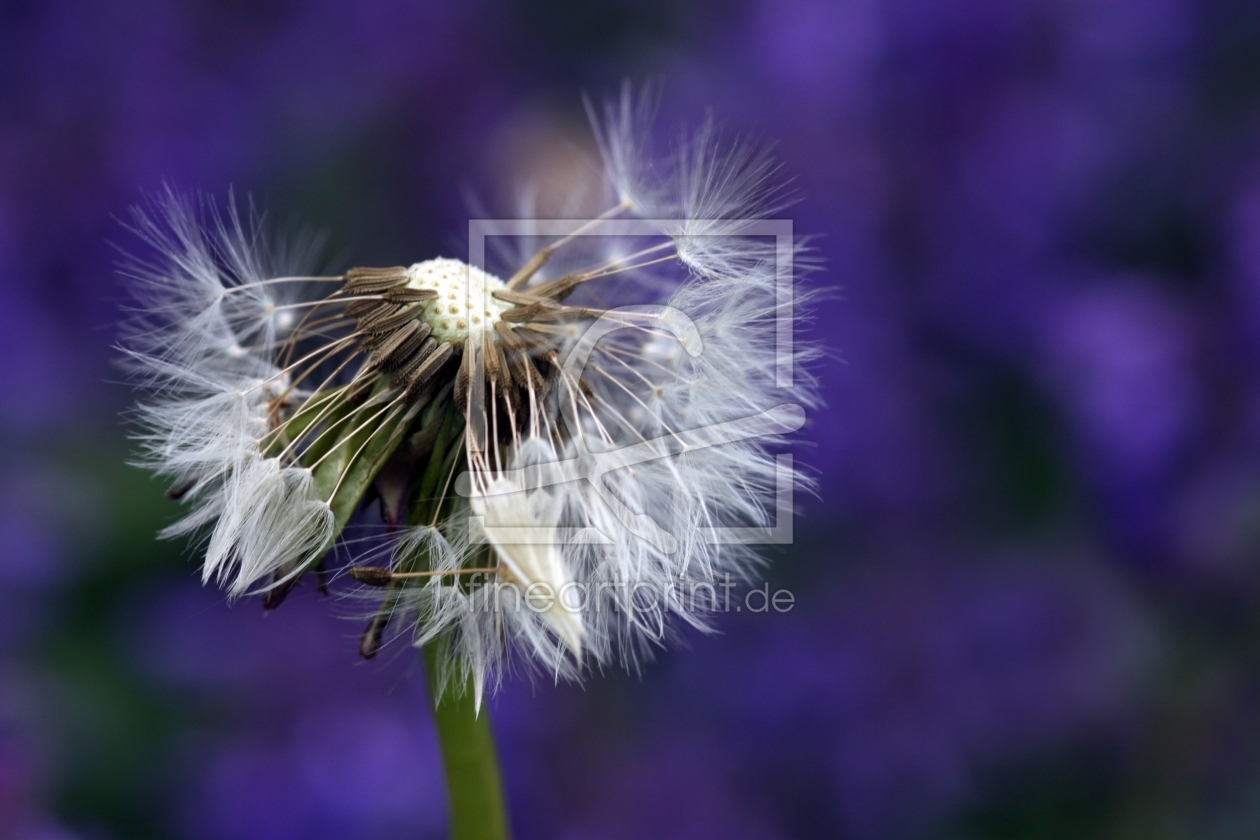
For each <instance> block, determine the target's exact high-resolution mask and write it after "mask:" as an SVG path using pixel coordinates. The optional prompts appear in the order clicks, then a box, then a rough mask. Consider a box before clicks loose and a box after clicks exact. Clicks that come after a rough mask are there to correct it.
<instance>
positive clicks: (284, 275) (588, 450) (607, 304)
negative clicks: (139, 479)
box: [124, 93, 812, 698]
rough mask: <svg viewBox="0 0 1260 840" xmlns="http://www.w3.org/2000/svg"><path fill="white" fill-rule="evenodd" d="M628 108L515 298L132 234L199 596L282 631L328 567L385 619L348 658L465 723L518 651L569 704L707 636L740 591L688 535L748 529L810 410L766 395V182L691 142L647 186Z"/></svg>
mask: <svg viewBox="0 0 1260 840" xmlns="http://www.w3.org/2000/svg"><path fill="white" fill-rule="evenodd" d="M647 105H648V103H647V101H646V100H645V99H639V100H635V99H634V98H633V97H631V96H630V95H629V94H628V93H626V94H623V96H622V98H621V99H620V100H618V101H616V102H614V103H613V104H612V105H610V106H608V107H607V108H606V109H605V112H604V114H603V115H602V118H601V119H595V120H594V122H595V124H596V132H597V137H598V141H599V145H600V149H601V152H602V155H603V158H604V164H605V167H604V174H603V178H602V180H601V182H600V183H598V184H596V185H595V186H596V189H595V190H592V193H593V194H598V195H600V196H603V198H602V201H603V206H602V207H600V208H599V209H597V210H595V211H594V212H592V213H591V214H590V216H589V219H588V221H585V222H582V223H574V224H573V225H571V226H570V227H569V229H568V230H567V232H565V233H563V234H557V235H551V236H540V237H538V239H539V240H540V241H537V242H535V243H534V244H535V245H536V246H537V247H536V248H535V249H533V250H532V251H530V252H527V253H526V254H523V255H521V256H520V257H518V258H516V259H515V260H514V261H509V262H507V264H506V269H505V270H504V271H503V272H502V274H503V276H505V277H506V278H507V279H502V277H501V276H496V275H495V274H491V273H489V272H487V271H486V270H484V269H483V268H480V267H477V266H472V265H468V264H467V263H465V262H463V261H460V260H456V259H447V258H438V259H429V260H424V261H421V262H417V263H415V264H413V265H410V266H395V267H385V268H354V269H351V270H349V271H347V272H345V273H344V274H341V275H337V276H312V275H311V273H310V270H309V262H308V261H306V260H305V259H304V258H305V256H306V254H305V252H301V251H297V252H295V251H293V250H288V251H283V250H277V249H275V248H269V247H267V246H266V243H265V242H264V241H263V238H262V236H261V234H260V232H259V230H258V227H257V224H256V223H254V222H253V221H251V222H250V223H248V224H247V223H246V222H245V221H243V220H242V219H241V218H240V216H239V215H238V214H237V212H236V211H235V209H229V210H228V212H227V214H226V215H225V216H222V215H220V214H218V213H216V212H215V211H214V210H213V209H206V208H199V207H197V206H194V205H193V204H192V203H190V202H187V201H185V200H181V199H179V198H178V197H176V196H174V195H171V194H167V195H166V196H165V197H164V198H163V199H162V200H161V201H159V202H158V203H157V206H156V208H155V211H151V212H137V215H136V221H135V227H136V229H137V231H138V232H139V233H140V234H141V235H142V236H143V237H144V238H145V239H147V240H148V242H149V243H150V244H151V245H152V246H154V248H155V250H156V252H157V253H158V254H159V257H158V258H157V260H156V261H153V262H149V263H134V264H132V265H130V266H129V267H128V269H127V273H128V274H129V276H130V277H131V278H133V280H134V282H135V287H136V289H137V295H138V297H139V299H140V305H139V306H138V307H137V311H136V313H135V318H134V319H133V322H132V327H131V329H130V331H129V333H128V338H127V340H126V341H125V345H124V351H125V353H126V356H127V359H128V361H129V364H130V366H131V368H132V370H133V372H134V375H135V378H136V380H137V383H138V385H139V386H140V387H142V388H143V389H144V390H146V391H147V392H148V396H147V398H146V399H145V401H144V402H143V403H142V404H141V405H140V406H139V408H138V409H137V416H138V419H139V421H140V422H141V424H142V425H143V428H144V431H143V432H142V434H141V440H142V444H143V448H144V456H143V462H144V463H145V464H147V465H148V466H150V467H151V468H152V469H154V470H155V471H156V472H157V473H159V474H161V475H163V476H167V477H169V478H170V479H171V481H172V484H173V487H174V489H173V491H172V495H173V496H176V497H178V498H180V499H181V500H182V501H183V502H184V503H185V504H187V505H188V506H189V507H190V510H189V512H188V514H187V515H186V516H185V517H184V518H183V519H182V520H180V521H179V522H177V523H176V524H175V525H172V526H171V527H170V528H168V529H167V530H166V531H165V532H164V535H166V536H175V535H179V534H185V533H190V532H200V533H202V534H203V536H204V550H205V558H204V563H203V575H204V579H205V580H207V581H209V580H211V579H213V580H215V581H217V582H219V583H220V584H221V585H223V586H224V587H225V588H226V589H227V590H228V592H229V593H230V594H231V595H232V596H239V595H243V594H246V593H250V592H259V593H262V594H263V596H264V599H265V603H266V604H267V605H268V606H269V607H273V606H275V605H277V604H278V603H279V602H280V600H282V599H283V597H284V594H285V593H287V592H288V591H289V589H291V588H292V586H293V585H294V584H295V583H296V582H297V580H298V579H299V578H300V577H301V576H302V575H303V574H304V573H306V572H308V571H311V570H319V571H320V572H321V581H322V571H323V563H324V560H325V557H326V556H327V555H328V554H329V553H330V551H332V550H333V549H334V548H335V547H336V546H337V545H338V544H339V543H340V544H341V545H342V547H344V548H345V549H346V551H347V552H348V553H349V554H350V556H351V562H350V567H349V569H348V573H349V576H350V577H351V578H353V579H354V580H355V581H358V582H359V583H361V584H363V585H364V591H366V592H369V593H375V597H376V603H377V606H376V607H375V608H374V611H373V612H374V615H373V618H372V619H371V622H370V624H369V627H368V630H367V632H366V633H365V636H364V639H363V644H362V651H363V653H364V655H365V656H368V657H371V656H374V655H375V654H376V652H377V650H378V648H379V646H380V645H381V643H382V641H383V639H384V638H385V636H386V633H387V631H389V630H390V629H391V628H394V629H396V630H397V631H398V632H400V633H403V632H405V633H407V634H408V635H409V636H410V638H412V639H413V640H414V641H415V642H416V643H417V644H420V645H428V644H432V645H436V646H438V647H439V648H440V650H442V651H443V652H445V654H446V655H445V656H441V657H438V661H439V662H440V663H441V667H442V668H444V669H445V671H444V673H443V674H441V675H440V676H441V682H442V683H443V684H446V683H449V684H451V685H454V686H457V687H462V686H463V685H466V684H468V683H469V682H471V684H472V685H473V687H474V689H475V691H476V692H477V696H478V698H480V696H481V693H482V691H483V690H484V688H485V686H486V685H487V682H488V681H492V680H494V679H496V678H497V677H498V675H499V674H501V672H502V669H503V666H504V665H505V664H506V663H507V662H508V661H509V657H510V655H511V654H512V653H513V652H517V653H523V654H525V657H524V660H525V661H528V662H534V663H537V664H539V665H541V666H542V667H544V668H545V669H546V670H547V671H548V672H550V673H552V674H555V675H556V676H558V677H560V676H563V677H576V676H579V675H580V673H581V671H582V670H583V668H584V667H585V666H588V665H602V664H605V663H608V662H610V661H618V660H619V661H621V662H622V663H623V664H626V665H627V666H633V665H634V664H635V663H636V662H637V661H638V659H639V658H640V657H641V656H643V655H644V654H645V653H648V652H649V651H650V650H651V649H652V647H653V646H654V645H655V644H658V643H660V642H662V641H663V640H664V639H665V638H666V636H667V634H668V633H669V632H670V630H669V627H670V623H671V619H673V618H678V619H681V620H682V621H683V622H684V623H686V624H689V625H693V626H697V627H703V626H705V617H706V615H707V613H708V612H710V611H711V609H712V608H713V607H714V606H715V603H716V601H717V598H718V595H717V588H716V585H717V584H719V583H720V582H721V581H722V580H723V579H724V578H725V577H726V576H731V575H733V576H735V577H736V578H739V579H747V578H748V577H749V576H750V574H751V573H752V572H753V570H754V569H755V567H756V566H757V563H758V561H757V555H756V554H755V553H754V552H753V551H752V550H751V549H750V548H749V547H748V546H745V545H740V544H719V542H718V541H715V540H713V539H712V538H711V537H710V536H709V534H710V533H711V530H712V529H713V528H715V527H718V526H729V525H737V524H756V523H759V521H760V520H762V519H764V517H765V509H766V507H767V505H768V503H771V502H772V501H773V498H774V493H775V488H776V482H777V481H778V479H779V475H778V473H777V470H776V460H775V457H774V454H773V452H772V451H771V449H770V447H771V445H772V444H773V443H774V442H775V440H776V438H779V437H781V436H782V435H783V434H786V433H788V432H791V431H794V430H796V429H797V428H799V427H800V425H801V423H802V422H803V413H802V410H801V408H800V404H801V403H805V404H808V403H809V402H810V400H811V399H812V387H811V383H810V381H809V380H808V377H807V376H805V375H804V374H803V372H799V371H798V374H797V376H796V378H795V380H794V384H793V385H792V386H790V387H788V388H786V389H785V388H781V387H777V383H776V371H777V370H778V366H779V365H780V364H781V363H782V361H783V359H784V353H785V352H786V353H788V354H789V359H788V360H789V361H791V360H792V359H793V358H795V359H798V360H799V359H800V358H801V357H802V351H801V350H800V349H795V350H791V349H789V350H786V351H785V350H784V348H783V346H781V345H779V344H778V343H777V341H776V339H778V338H781V336H780V335H779V332H780V330H779V322H780V321H781V317H779V316H781V315H782V314H783V313H782V311H781V307H782V306H783V305H784V300H783V299H782V298H781V296H780V291H781V289H780V287H779V286H778V285H777V279H778V278H777V274H776V271H777V267H778V266H779V262H780V261H781V260H782V259H783V257H784V256H785V254H784V253H783V250H782V245H781V244H780V245H779V246H778V248H779V249H778V252H777V253H776V244H775V243H774V242H770V241H767V240H766V239H765V238H764V237H755V236H749V235H747V231H748V230H749V228H748V225H749V224H750V223H751V222H754V221H755V220H758V219H761V218H764V217H765V216H766V215H767V214H768V213H770V212H772V211H773V210H774V209H775V208H776V192H775V189H774V187H773V185H772V184H771V181H770V179H771V176H772V175H773V166H772V164H771V163H770V161H769V160H768V159H767V158H766V157H765V156H763V155H760V154H757V153H755V152H754V151H752V150H751V149H750V148H749V147H747V146H745V145H741V144H739V143H731V144H726V143H723V142H722V140H721V139H720V137H719V135H718V133H717V131H716V130H715V129H714V128H713V127H712V126H711V125H709V126H706V127H705V128H703V129H702V130H701V131H700V132H698V133H697V134H696V135H695V136H694V137H693V138H692V139H690V140H689V141H687V142H686V143H684V144H683V145H682V146H681V147H680V149H679V151H677V152H676V153H675V154H673V155H672V156H670V157H668V158H666V159H664V160H655V159H653V158H652V157H651V155H650V154H649V150H648V145H649V144H648V142H647V133H646V131H647V125H648V121H647V117H648V116H650V114H649V113H648V112H649V110H650V109H649V108H648V107H647ZM624 222H634V223H635V224H633V225H630V226H627V225H624V224H623V225H622V228H620V229H618V228H616V226H617V225H618V224H621V223H624ZM618 230H620V234H619V235H616V236H613V235H609V233H608V231H613V232H617V231H618ZM794 250H795V246H794V245H793V246H791V247H789V249H788V251H789V252H790V253H788V254H787V255H786V256H789V257H791V256H793V253H791V252H794ZM369 501H377V502H378V503H379V511H380V515H381V518H382V519H383V520H384V525H383V526H382V531H383V533H382V534H381V535H380V536H379V538H378V539H377V541H376V542H372V543H370V545H371V548H368V549H366V550H360V549H357V548H356V546H357V545H358V544H359V542H358V541H354V542H350V541H347V540H345V539H344V536H343V535H344V533H345V529H346V526H347V524H348V523H349V522H350V520H351V517H352V516H353V515H354V514H355V512H356V511H357V510H358V509H360V508H362V507H364V506H365V504H366V503H367V502H369Z"/></svg>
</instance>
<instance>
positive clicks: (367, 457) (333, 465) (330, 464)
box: [315, 391, 422, 539]
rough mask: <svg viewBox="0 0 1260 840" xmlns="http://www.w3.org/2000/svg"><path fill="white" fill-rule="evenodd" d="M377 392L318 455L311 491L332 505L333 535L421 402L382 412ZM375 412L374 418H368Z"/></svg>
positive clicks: (359, 499)
mask: <svg viewBox="0 0 1260 840" xmlns="http://www.w3.org/2000/svg"><path fill="white" fill-rule="evenodd" d="M381 393H383V392H379V391H378V392H377V394H374V398H373V399H370V400H368V401H367V402H366V403H364V404H363V405H362V406H361V407H360V408H359V409H358V410H357V411H355V412H354V414H352V415H351V416H350V418H349V419H348V420H346V421H345V423H343V424H342V430H341V432H340V433H339V434H338V435H337V436H336V440H335V441H334V442H333V444H332V445H331V448H330V449H329V450H328V451H327V452H326V453H324V454H322V455H320V456H318V457H321V458H323V460H322V461H321V462H320V464H319V466H318V467H316V468H315V492H316V494H317V495H318V496H319V497H320V498H321V499H324V500H325V501H327V502H328V504H329V507H331V508H332V512H333V520H334V523H335V531H334V536H333V538H334V539H336V537H337V536H339V535H340V534H341V530H342V529H343V528H344V527H345V526H346V523H347V522H348V521H349V520H350V517H351V515H352V514H353V513H354V511H355V509H357V508H358V506H359V503H360V502H362V501H363V497H364V495H365V494H366V493H367V492H368V490H369V489H371V487H372V481H373V480H375V478H376V475H377V473H379V472H380V471H381V467H383V466H384V465H385V462H386V461H388V460H389V458H390V456H391V455H393V454H394V450H395V449H397V448H398V445H399V444H400V443H401V442H402V440H403V438H404V437H405V436H406V432H407V429H408V428H409V427H410V426H411V421H412V420H413V419H414V418H415V416H416V414H417V413H418V411H419V410H420V408H421V406H422V404H420V403H416V404H413V405H410V406H398V407H395V408H391V409H388V410H385V411H383V412H382V409H383V408H384V406H385V404H386V403H387V399H388V398H385V397H382V396H381ZM378 414H379V417H378V418H377V420H376V421H375V422H369V420H370V418H372V417H373V416H374V415H378ZM365 423H366V424H367V425H366V426H364V424H365ZM360 426H363V428H360ZM343 473H344V474H345V476H344V478H343V477H342V474H343ZM334 489H335V491H336V495H335V496H333V492H334Z"/></svg>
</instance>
